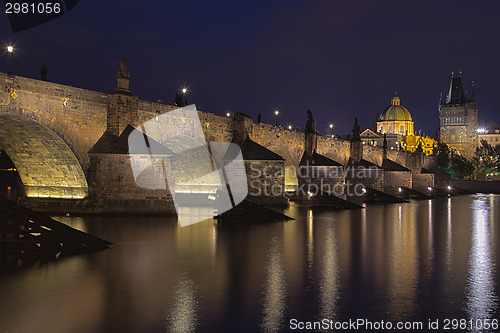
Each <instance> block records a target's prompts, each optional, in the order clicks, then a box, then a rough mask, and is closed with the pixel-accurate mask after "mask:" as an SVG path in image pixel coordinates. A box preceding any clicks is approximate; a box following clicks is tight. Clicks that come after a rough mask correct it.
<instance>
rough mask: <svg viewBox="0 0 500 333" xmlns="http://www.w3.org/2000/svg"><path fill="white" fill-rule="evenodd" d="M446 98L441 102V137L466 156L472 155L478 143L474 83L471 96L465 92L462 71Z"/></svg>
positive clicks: (452, 81) (453, 78)
mask: <svg viewBox="0 0 500 333" xmlns="http://www.w3.org/2000/svg"><path fill="white" fill-rule="evenodd" d="M451 75H452V77H451V83H450V89H449V92H448V95H447V96H446V100H444V101H443V100H442V99H441V101H440V103H439V120H440V128H439V139H440V140H441V142H443V143H446V144H447V145H448V146H450V148H453V149H456V150H457V151H459V152H460V154H462V155H464V156H466V157H469V158H470V157H472V155H473V154H474V151H475V149H476V147H477V144H478V136H477V128H478V106H477V100H476V93H475V91H474V83H473V84H472V93H471V95H470V97H468V96H467V94H466V93H465V92H464V87H463V84H462V72H461V71H460V76H458V77H454V73H453V72H452V74H451Z"/></svg>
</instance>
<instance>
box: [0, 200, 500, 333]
mask: <svg viewBox="0 0 500 333" xmlns="http://www.w3.org/2000/svg"><path fill="white" fill-rule="evenodd" d="M284 212H285V213H286V214H288V215H290V216H292V217H294V218H295V220H294V221H289V222H278V223H270V224H262V223H255V224H251V225H246V224H243V225H217V224H216V223H215V222H213V221H205V222H202V223H198V224H194V225H191V226H187V227H180V226H178V224H177V220H176V218H173V217H151V216H121V217H117V216H85V217H57V219H58V220H60V221H63V222H65V223H68V224H70V225H72V226H73V227H76V228H79V229H81V230H84V231H87V232H90V233H92V234H95V235H97V236H100V237H102V238H104V239H106V240H109V241H112V242H113V243H114V248H113V249H110V250H105V251H101V252H98V253H93V254H90V255H84V256H76V257H71V258H66V259H62V260H59V261H55V262H50V263H44V264H39V265H36V266H34V267H29V268H23V269H20V270H17V271H14V272H12V271H11V272H8V273H7V272H5V270H4V271H3V272H2V274H0V332H30V333H31V332H50V333H79V332H82V333H84V332H85V333H87V332H106V333H108V332H134V333H135V332H259V331H261V332H274V331H283V332H286V331H293V330H292V328H295V327H298V326H296V325H307V322H311V323H310V324H311V325H312V322H314V321H321V320H322V319H327V320H332V322H330V323H344V322H349V320H351V321H354V320H357V319H364V320H366V321H369V322H371V323H372V324H373V325H377V323H378V325H380V323H381V321H384V324H387V323H390V324H392V325H396V323H398V322H401V323H405V324H407V325H409V324H408V323H410V324H414V323H418V322H421V323H422V325H423V327H422V329H421V330H420V331H422V332H424V331H430V330H429V329H428V325H429V321H430V322H432V323H437V324H438V328H439V329H440V330H441V329H443V328H444V326H445V325H446V323H447V320H451V319H458V320H462V323H463V322H465V320H467V323H466V324H465V325H467V327H465V326H464V327H465V328H464V327H462V328H463V329H460V327H459V326H455V328H457V330H449V331H451V332H454V331H480V330H479V328H480V325H482V326H484V323H486V322H487V319H488V320H493V319H495V318H499V317H500V311H499V308H498V305H499V295H500V294H499V292H500V288H499V285H500V284H499V281H500V268H499V267H498V264H499V260H500V242H499V237H500V236H499V235H500V232H499V231H500V196H495V195H471V196H458V197H451V198H438V199H433V200H428V201H413V202H411V203H405V204H390V205H374V206H368V207H367V208H366V209H362V210H352V211H337V212H332V211H329V210H328V209H313V210H310V209H308V208H307V207H294V206H292V207H290V208H289V209H287V210H285V211H284ZM256 222H257V221H256ZM0 269H3V268H1V267H0ZM470 319H473V322H471V321H470ZM366 321H365V323H366ZM436 321H437V322H436ZM452 323H454V324H456V325H459V323H460V322H459V321H454V322H451V321H449V322H448V325H449V328H453V327H452V326H451V325H452ZM471 323H473V324H471ZM416 327H418V326H415V327H414V329H408V330H407V331H413V332H415V331H418V329H416ZM351 328H352V327H351ZM386 328H387V326H386ZM366 330H367V329H366V327H358V331H360V332H361V331H366ZM295 331H297V330H295ZM337 331H341V330H337ZM351 331H354V330H351ZM393 331H394V330H393ZM401 331H404V330H401ZM484 331H494V330H493V329H490V330H484Z"/></svg>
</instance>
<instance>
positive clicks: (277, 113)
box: [274, 109, 280, 126]
mask: <svg viewBox="0 0 500 333" xmlns="http://www.w3.org/2000/svg"><path fill="white" fill-rule="evenodd" d="M279 114H280V110H278V109H276V110H274V115H275V116H276V126H278V115H279Z"/></svg>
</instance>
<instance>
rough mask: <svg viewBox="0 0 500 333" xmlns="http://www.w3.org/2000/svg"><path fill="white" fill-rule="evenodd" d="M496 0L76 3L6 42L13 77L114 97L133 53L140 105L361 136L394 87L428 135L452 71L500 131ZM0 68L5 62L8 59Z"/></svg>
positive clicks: (0, 28) (3, 66)
mask: <svg viewBox="0 0 500 333" xmlns="http://www.w3.org/2000/svg"><path fill="white" fill-rule="evenodd" d="M499 17H500V1H498V0H474V1H460V0H453V1H451V0H450V1H449V0H441V1H435V0H434V1H427V0H420V1H400V0H399V1H385V0H379V1H373V0H356V1H335V0H328V1H314V0H265V1H261V0H252V1H244V0H238V1H235V0H230V1H229V0H228V1H201V0H193V1H136V0H135V1H124V0H120V1H118V0H105V1H97V0H80V2H79V4H78V5H77V6H76V7H75V8H74V9H73V10H72V11H70V12H69V13H67V14H66V15H63V16H62V17H59V18H57V19H56V20H53V21H51V22H48V23H46V24H44V25H42V26H39V27H36V28H33V29H29V30H26V31H23V32H18V33H12V32H11V30H10V27H9V25H8V21H7V17H6V16H5V14H3V11H2V13H0V36H2V38H1V40H2V41H3V42H4V43H5V44H7V43H8V42H9V41H10V42H13V43H14V45H15V47H16V53H15V54H14V58H13V61H14V63H13V65H14V66H13V67H14V72H15V74H18V75H22V76H28V77H34V78H39V76H40V74H39V69H40V66H41V65H42V64H43V63H45V64H46V66H47V69H48V71H49V73H48V80H49V81H52V82H58V83H64V84H68V83H70V82H73V83H74V85H75V86H77V87H82V88H87V89H91V90H98V91H104V92H112V91H113V90H114V88H115V86H116V81H115V75H116V70H117V69H118V63H117V60H118V59H119V58H121V57H125V58H126V59H127V61H128V65H129V71H130V72H131V83H130V86H131V89H132V92H133V94H134V95H137V96H139V98H141V99H145V100H152V101H156V100H158V99H162V100H163V101H165V102H166V103H168V104H172V103H173V99H174V96H175V91H176V90H177V89H179V88H180V87H181V86H183V85H187V86H188V88H189V95H188V101H189V102H190V103H195V104H196V105H198V106H199V107H200V108H201V109H202V110H204V111H207V112H213V113H219V114H225V113H226V112H227V111H239V112H243V113H246V114H248V115H251V116H254V117H255V118H256V117H257V114H258V113H259V112H261V113H262V117H263V121H264V122H268V123H274V116H273V109H274V108H275V107H277V108H279V109H280V110H281V114H280V118H279V121H280V123H281V124H284V125H288V124H293V125H295V126H298V127H300V128H302V129H303V128H304V126H305V122H306V120H307V115H306V110H307V109H311V110H312V112H313V114H314V118H315V120H316V123H317V128H318V130H319V131H320V132H322V133H325V131H326V128H327V125H328V122H334V123H335V126H336V129H335V132H336V133H340V134H345V133H347V132H349V131H350V130H351V128H352V123H353V117H354V116H357V117H358V119H359V120H360V124H361V126H362V127H363V128H367V127H370V128H371V126H372V122H373V120H374V118H375V117H376V116H377V113H379V112H381V111H382V110H383V109H384V108H386V107H387V106H388V105H389V104H390V99H391V97H392V96H393V94H394V90H396V89H397V91H398V95H399V96H400V97H401V104H402V105H403V106H405V107H407V108H408V109H409V110H410V112H411V114H412V116H413V120H414V121H415V129H416V130H418V129H422V130H423V131H424V132H425V133H428V134H430V135H434V133H435V130H436V129H437V128H438V126H439V121H438V102H439V94H440V93H441V92H443V93H446V92H447V90H448V87H449V83H450V74H451V71H452V70H455V71H456V72H458V70H459V69H463V80H464V83H465V88H466V89H467V90H469V91H470V89H471V83H470V82H471V81H472V80H475V82H476V94H477V98H478V102H479V123H480V126H486V125H489V124H491V123H495V122H496V123H500V116H499V112H498V110H499V106H498V104H497V100H498V95H499V91H500V79H499V76H500V60H499V59H500V43H499V42H498V38H499V33H500V20H499ZM0 55H1V59H3V60H1V61H0V71H2V72H6V71H7V64H8V61H7V55H6V54H5V53H3V52H2V53H0Z"/></svg>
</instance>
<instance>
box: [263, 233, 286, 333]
mask: <svg viewBox="0 0 500 333" xmlns="http://www.w3.org/2000/svg"><path fill="white" fill-rule="evenodd" d="M281 248H282V246H281V244H280V240H278V239H277V238H276V237H273V238H272V239H271V246H270V249H269V254H268V259H267V261H268V264H267V274H266V283H265V286H264V301H263V320H262V328H263V329H264V331H266V332H278V331H279V330H280V328H281V327H282V325H283V316H284V313H285V294H286V281H285V272H284V269H283V258H282V250H281Z"/></svg>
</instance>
